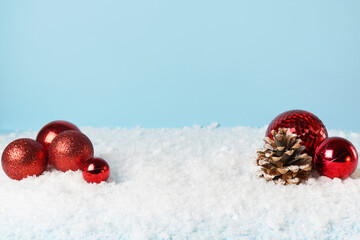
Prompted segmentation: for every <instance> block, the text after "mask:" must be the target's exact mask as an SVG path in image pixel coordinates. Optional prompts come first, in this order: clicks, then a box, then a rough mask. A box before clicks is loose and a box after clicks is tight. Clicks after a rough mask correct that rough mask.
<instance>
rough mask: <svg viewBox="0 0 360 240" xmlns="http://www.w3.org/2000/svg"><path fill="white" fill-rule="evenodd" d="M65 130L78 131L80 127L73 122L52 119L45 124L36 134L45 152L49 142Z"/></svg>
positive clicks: (47, 149) (47, 150)
mask: <svg viewBox="0 0 360 240" xmlns="http://www.w3.org/2000/svg"><path fill="white" fill-rule="evenodd" d="M67 130H76V131H79V132H80V129H79V128H78V127H77V126H75V125H74V124H72V123H70V122H67V121H60V120H59V121H53V122H50V123H48V124H46V125H45V126H44V127H43V128H42V129H41V130H40V131H39V133H38V135H37V136H36V141H38V142H39V143H40V144H41V145H43V147H44V148H45V150H46V152H47V153H48V152H49V147H50V143H51V142H52V141H53V140H54V138H55V137H56V136H57V135H58V134H59V133H61V132H64V131H67Z"/></svg>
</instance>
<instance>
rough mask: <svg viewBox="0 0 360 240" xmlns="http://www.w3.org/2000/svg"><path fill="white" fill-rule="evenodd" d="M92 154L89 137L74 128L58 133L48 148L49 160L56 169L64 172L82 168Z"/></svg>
mask: <svg viewBox="0 0 360 240" xmlns="http://www.w3.org/2000/svg"><path fill="white" fill-rule="evenodd" d="M93 156H94V148H93V145H92V143H91V141H90V139H89V138H88V137H87V136H86V135H85V134H83V133H81V132H79V131H75V130H69V131H64V132H62V133H59V135H57V137H56V138H54V140H53V141H52V143H51V144H50V148H49V160H50V161H51V162H52V164H53V165H54V167H55V168H56V169H57V170H60V171H63V172H66V171H68V170H72V171H76V170H78V169H82V167H83V164H84V163H85V162H86V161H87V160H88V159H90V158H92V157H93Z"/></svg>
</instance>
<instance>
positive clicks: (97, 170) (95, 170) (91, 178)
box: [83, 158, 110, 183]
mask: <svg viewBox="0 0 360 240" xmlns="http://www.w3.org/2000/svg"><path fill="white" fill-rule="evenodd" d="M109 175H110V167H109V164H108V163H107V162H106V161H105V160H104V159H102V158H91V159H89V160H88V161H86V163H85V164H84V168H83V177H84V179H85V181H87V182H88V183H100V182H102V181H106V180H107V179H108V178H109Z"/></svg>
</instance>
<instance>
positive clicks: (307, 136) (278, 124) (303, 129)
mask: <svg viewBox="0 0 360 240" xmlns="http://www.w3.org/2000/svg"><path fill="white" fill-rule="evenodd" d="M279 128H288V129H289V131H290V132H292V133H295V134H296V135H298V137H299V138H300V139H301V140H302V141H303V142H302V144H303V145H304V146H305V147H306V150H305V151H306V152H307V153H308V154H309V155H310V156H311V157H313V156H314V154H315V150H316V148H317V147H318V146H319V145H320V143H321V142H322V141H324V140H325V139H326V138H327V137H328V133H327V130H326V127H325V125H324V124H323V123H322V121H321V120H320V119H319V118H318V117H317V116H315V115H314V114H312V113H310V112H307V111H304V110H291V111H287V112H284V113H282V114H280V115H278V116H277V117H276V118H275V119H274V120H273V121H272V122H271V123H270V125H269V127H268V129H267V131H266V136H267V137H270V138H271V139H272V137H273V136H272V134H271V131H272V130H278V129H279Z"/></svg>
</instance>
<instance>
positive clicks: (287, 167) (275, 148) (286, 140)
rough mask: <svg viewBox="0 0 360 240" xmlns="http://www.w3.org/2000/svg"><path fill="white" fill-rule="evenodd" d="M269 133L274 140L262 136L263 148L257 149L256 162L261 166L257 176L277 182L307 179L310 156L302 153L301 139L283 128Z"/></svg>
mask: <svg viewBox="0 0 360 240" xmlns="http://www.w3.org/2000/svg"><path fill="white" fill-rule="evenodd" d="M271 133H272V134H273V139H274V140H272V139H271V138H269V137H266V138H264V141H265V144H264V147H263V149H259V150H257V159H256V164H257V165H258V166H261V169H260V174H259V176H260V177H264V178H265V179H266V180H268V181H274V182H275V183H278V184H298V183H300V182H302V181H305V180H307V179H308V175H309V173H310V171H311V169H312V165H311V157H310V156H308V155H307V154H306V153H302V152H303V151H304V150H305V147H304V146H302V145H301V140H300V139H299V138H297V135H296V134H292V133H290V132H288V131H287V129H285V128H284V129H282V128H279V130H278V131H277V132H276V131H275V130H273V131H271Z"/></svg>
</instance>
